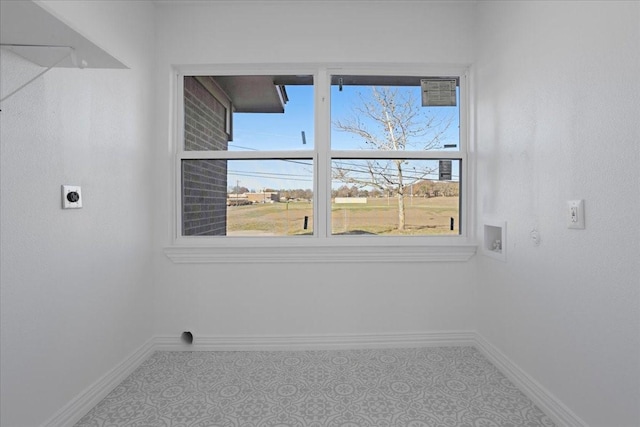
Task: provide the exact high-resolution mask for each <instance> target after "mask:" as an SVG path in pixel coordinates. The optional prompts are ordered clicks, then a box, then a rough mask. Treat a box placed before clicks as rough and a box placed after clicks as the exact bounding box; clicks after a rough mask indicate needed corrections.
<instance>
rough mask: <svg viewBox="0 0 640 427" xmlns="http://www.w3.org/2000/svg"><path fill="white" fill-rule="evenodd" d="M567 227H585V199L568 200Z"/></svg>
mask: <svg viewBox="0 0 640 427" xmlns="http://www.w3.org/2000/svg"><path fill="white" fill-rule="evenodd" d="M567 227H568V228H578V229H582V228H584V200H569V201H568V202H567Z"/></svg>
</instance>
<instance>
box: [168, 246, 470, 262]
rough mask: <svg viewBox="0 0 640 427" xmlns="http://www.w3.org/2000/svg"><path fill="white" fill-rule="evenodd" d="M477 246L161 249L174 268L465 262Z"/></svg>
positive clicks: (172, 247)
mask: <svg viewBox="0 0 640 427" xmlns="http://www.w3.org/2000/svg"><path fill="white" fill-rule="evenodd" d="M476 250H477V245H476V244H470V243H463V242H456V243H446V244H442V243H439V244H411V245H408V244H403V245H394V244H376V245H371V244H369V245H355V244H335V243H332V244H316V245H313V244H306V245H298V244H295V245H291V244H289V245H286V244H283V245H274V244H270V245H260V246H256V245H242V246H240V245H224V246H197V245H180V246H177V245H176V246H171V247H167V248H164V253H165V255H166V256H167V257H168V258H169V259H170V260H171V261H173V262H174V263H176V264H203V263H206V264H208V263H223V264H229V263H265V262H266V263H324V262H326V263H338V262H339V263H343V262H374V263H381V262H466V261H468V260H469V259H471V257H473V255H475V253H476Z"/></svg>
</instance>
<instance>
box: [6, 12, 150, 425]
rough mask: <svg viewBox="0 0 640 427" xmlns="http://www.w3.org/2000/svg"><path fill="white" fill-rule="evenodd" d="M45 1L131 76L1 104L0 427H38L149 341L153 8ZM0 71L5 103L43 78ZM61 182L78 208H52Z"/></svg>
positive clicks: (56, 82) (59, 80) (18, 63)
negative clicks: (79, 200) (72, 189)
mask: <svg viewBox="0 0 640 427" xmlns="http://www.w3.org/2000/svg"><path fill="white" fill-rule="evenodd" d="M53 3H55V4H54V6H55V7H56V10H57V11H59V12H60V13H61V15H62V16H64V18H65V21H67V22H70V23H75V24H78V25H85V26H84V27H76V28H78V29H79V30H81V31H82V32H83V34H85V35H86V36H87V37H89V38H91V39H92V40H94V41H95V42H96V43H97V44H99V45H101V46H102V47H104V48H105V49H107V50H110V51H113V52H114V54H115V55H116V56H117V57H118V58H119V59H120V60H122V61H124V62H125V63H126V64H127V65H128V66H129V67H130V68H131V69H129V70H95V69H85V70H78V69H54V70H51V71H49V72H48V73H47V74H45V75H44V76H43V77H41V78H39V79H37V80H36V81H34V82H33V83H32V84H30V85H29V86H27V87H25V88H24V89H23V90H22V91H20V92H18V93H17V94H16V95H14V96H13V97H11V98H9V99H8V100H6V101H5V102H3V103H2V113H0V140H1V144H0V149H1V154H0V161H1V167H0V173H1V179H0V182H1V183H2V186H1V196H0V198H1V200H2V203H1V215H0V226H1V229H0V234H1V235H2V240H1V264H2V268H1V269H0V271H1V272H0V274H1V292H2V294H1V298H0V304H1V308H0V315H1V319H2V320H1V324H2V336H1V343H0V351H1V355H0V363H1V376H2V399H0V400H1V402H2V403H1V405H2V406H1V409H0V414H1V415H0V417H1V418H0V424H1V425H2V426H7V427H9V426H11V427H34V426H38V425H42V423H44V422H45V421H46V420H47V419H49V418H50V417H52V416H53V415H54V414H55V413H56V412H58V411H59V410H60V409H61V408H63V407H64V406H65V405H67V404H68V403H69V402H71V401H72V399H73V398H75V397H76V396H77V395H78V394H79V393H81V392H84V391H85V390H86V389H87V387H89V386H90V385H91V384H93V383H94V382H95V381H97V380H98V379H99V378H101V377H102V376H103V375H104V374H106V373H107V372H109V371H110V370H111V369H113V368H114V367H115V366H117V365H118V364H119V363H121V362H122V361H123V360H125V359H126V357H127V356H129V355H130V354H132V353H133V352H134V351H135V350H136V349H138V348H139V347H140V346H141V345H142V344H143V343H144V342H145V341H147V340H148V339H149V338H150V337H151V336H152V310H151V307H152V298H151V297H150V296H151V295H152V293H153V288H152V286H151V277H152V275H151V274H150V270H151V268H152V265H151V253H150V245H151V215H152V211H151V204H150V200H151V193H150V190H151V188H152V187H151V174H150V170H151V157H150V151H151V144H152V132H153V124H152V120H151V118H152V116H151V115H150V111H151V107H152V102H151V100H152V96H153V92H152V87H151V79H150V76H151V75H152V74H153V72H154V71H153V67H152V63H153V61H152V58H150V56H149V55H148V53H149V52H151V51H153V37H154V31H153V22H152V21H151V20H150V19H149V16H150V15H151V14H152V13H153V9H152V7H151V5H150V4H147V3H144V2H130V3H124V2H103V3H100V2H83V3H80V2H53ZM67 7H68V8H70V10H66V9H65V8H67ZM121 38H123V39H125V40H126V42H122V43H121ZM0 67H1V73H0V75H1V87H2V93H3V94H6V93H7V92H8V91H10V90H12V89H14V88H16V87H18V86H19V85H21V84H23V83H25V82H26V81H27V80H28V79H29V78H30V77H32V76H34V75H36V74H37V73H38V72H40V71H42V68H40V67H38V66H35V65H34V64H32V63H30V62H27V61H26V60H23V59H22V58H19V57H17V56H16V55H14V54H12V53H11V52H6V51H4V50H2V52H1V56H0ZM62 184H74V185H81V186H82V194H83V198H84V207H83V208H82V209H79V210H62V209H61V189H60V186H61V185H62Z"/></svg>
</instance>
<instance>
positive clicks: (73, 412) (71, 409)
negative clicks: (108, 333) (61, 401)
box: [42, 338, 155, 427]
mask: <svg viewBox="0 0 640 427" xmlns="http://www.w3.org/2000/svg"><path fill="white" fill-rule="evenodd" d="M154 351H155V341H154V339H153V338H151V339H150V340H148V341H147V342H146V343H144V344H143V345H142V346H140V347H139V348H138V349H137V350H135V351H134V352H133V353H132V354H131V355H129V357H127V358H126V359H125V360H123V361H122V362H121V363H120V364H118V365H117V366H116V367H115V368H113V369H112V370H110V371H109V372H107V373H106V374H104V375H103V376H102V378H100V379H99V380H98V381H96V382H95V383H93V384H92V385H90V386H89V387H88V388H87V389H85V390H84V391H83V392H82V393H80V394H78V395H77V396H76V397H75V398H73V400H71V402H69V403H68V404H67V405H66V406H64V407H63V408H62V409H61V410H59V411H58V412H57V413H56V414H55V415H54V416H53V417H51V418H50V419H49V421H47V422H46V423H44V424H43V425H42V427H71V426H73V425H74V424H75V423H77V422H78V421H79V420H80V418H82V417H83V416H84V415H85V414H86V413H87V412H89V411H90V410H91V408H93V407H94V406H95V405H97V404H98V402H100V401H101V400H102V399H104V398H105V397H106V396H107V394H109V393H110V392H111V391H112V390H113V389H114V388H116V387H117V386H118V384H120V383H121V382H122V381H124V379H125V378H127V377H128V376H129V374H131V373H132V372H133V371H134V370H135V369H136V368H137V367H138V366H140V364H141V363H142V362H144V361H145V360H146V359H147V358H148V357H149V356H151V354H153V352H154Z"/></svg>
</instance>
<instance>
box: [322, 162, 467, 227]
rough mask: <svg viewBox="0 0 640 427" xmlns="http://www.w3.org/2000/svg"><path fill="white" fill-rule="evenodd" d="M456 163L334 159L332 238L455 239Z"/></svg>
mask: <svg viewBox="0 0 640 427" xmlns="http://www.w3.org/2000/svg"><path fill="white" fill-rule="evenodd" d="M460 163H461V162H460V160H442V161H441V160H395V159H333V160H332V162H331V172H332V183H331V184H332V185H331V188H332V190H331V192H332V194H331V233H332V234H334V235H354V234H363V235H408V236H412V235H415V236H423V235H442V234H459V233H460V229H459V224H460Z"/></svg>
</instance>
